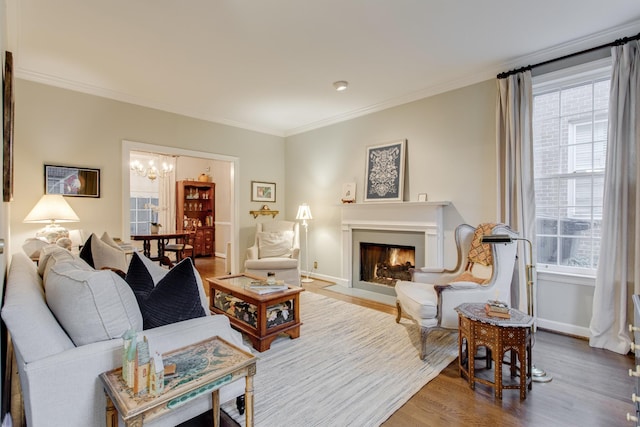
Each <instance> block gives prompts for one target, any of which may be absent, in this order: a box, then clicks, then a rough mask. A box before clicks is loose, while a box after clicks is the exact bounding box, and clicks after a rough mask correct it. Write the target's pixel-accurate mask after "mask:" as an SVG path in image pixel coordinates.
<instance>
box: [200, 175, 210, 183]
mask: <svg viewBox="0 0 640 427" xmlns="http://www.w3.org/2000/svg"><path fill="white" fill-rule="evenodd" d="M198 181H200V182H209V181H211V177H210V176H209V175H207V174H206V173H201V174H200V175H198Z"/></svg>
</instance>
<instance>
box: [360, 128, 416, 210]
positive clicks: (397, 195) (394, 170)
mask: <svg viewBox="0 0 640 427" xmlns="http://www.w3.org/2000/svg"><path fill="white" fill-rule="evenodd" d="M406 143H407V141H406V140H404V139H402V140H398V141H393V142H388V143H385V144H379V145H372V146H369V147H367V159H366V173H365V192H364V201H365V202H401V201H403V191H404V171H405V149H406Z"/></svg>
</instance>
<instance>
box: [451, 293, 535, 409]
mask: <svg viewBox="0 0 640 427" xmlns="http://www.w3.org/2000/svg"><path fill="white" fill-rule="evenodd" d="M484 307H485V304H484V303H466V304H461V305H459V306H458V307H456V309H455V310H456V311H457V312H458V368H459V371H460V376H463V377H466V378H467V379H468V381H469V386H470V387H471V388H472V389H474V388H475V383H476V382H479V383H481V384H485V385H488V386H491V387H493V388H494V389H495V396H496V397H497V398H498V399H502V390H503V389H519V390H520V399H525V398H526V397H527V388H529V390H531V385H532V382H531V347H532V343H531V337H532V331H531V327H532V326H533V317H531V316H529V315H527V314H525V313H523V312H521V311H519V310H516V309H514V308H511V309H509V313H510V315H511V318H510V319H503V318H499V317H491V316H488V315H487V313H486V311H485V308H484ZM465 347H466V349H465ZM479 347H485V348H486V351H487V368H491V362H490V360H493V363H494V369H493V380H491V378H490V377H487V376H484V377H483V375H482V374H484V373H488V372H490V370H489V369H486V370H485V371H481V370H479V369H476V366H475V355H476V352H477V349H478V348H479ZM506 352H509V353H510V367H511V369H510V374H511V375H510V376H508V377H506V378H503V373H502V365H503V360H504V355H505V354H506ZM489 357H491V359H489ZM516 359H517V362H518V364H519V367H520V368H519V371H520V373H519V374H518V366H517V365H516ZM516 377H519V381H516V380H515V378H516Z"/></svg>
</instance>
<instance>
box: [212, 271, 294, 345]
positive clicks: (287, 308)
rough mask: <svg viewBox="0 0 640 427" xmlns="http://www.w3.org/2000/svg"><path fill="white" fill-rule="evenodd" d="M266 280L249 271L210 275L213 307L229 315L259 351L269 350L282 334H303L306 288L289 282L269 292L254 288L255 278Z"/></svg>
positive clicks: (215, 310) (230, 319)
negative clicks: (302, 317) (302, 296)
mask: <svg viewBox="0 0 640 427" xmlns="http://www.w3.org/2000/svg"><path fill="white" fill-rule="evenodd" d="M263 280H264V277H258V276H254V275H250V274H246V273H242V274H233V275H228V276H222V277H213V278H208V279H207V282H208V283H209V306H210V308H211V311H212V312H214V313H218V314H224V315H225V316H227V317H228V318H229V321H230V322H231V325H232V326H233V327H235V328H236V329H238V330H239V331H241V332H243V333H244V334H245V335H246V336H247V338H248V339H249V340H250V341H251V344H252V345H253V348H255V349H256V350H258V351H260V352H262V351H266V350H268V349H269V348H270V347H271V343H272V342H273V340H274V339H276V337H277V336H278V335H280V334H287V335H288V336H289V337H291V338H292V339H295V338H298V337H299V336H300V325H302V323H301V322H300V292H302V291H303V290H304V289H303V288H301V287H297V286H290V285H288V286H287V289H284V290H281V291H277V292H272V293H267V294H259V293H257V292H254V291H252V290H251V284H252V282H256V281H263Z"/></svg>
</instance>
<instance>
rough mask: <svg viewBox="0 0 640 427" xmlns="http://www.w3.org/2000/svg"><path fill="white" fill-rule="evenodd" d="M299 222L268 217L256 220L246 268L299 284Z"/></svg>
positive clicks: (248, 270) (246, 269)
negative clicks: (268, 219)
mask: <svg viewBox="0 0 640 427" xmlns="http://www.w3.org/2000/svg"><path fill="white" fill-rule="evenodd" d="M299 255H300V225H299V224H298V223H297V222H294V221H267V222H259V223H258V224H256V236H255V241H254V244H253V246H251V247H250V248H248V249H247V257H246V260H245V263H244V268H245V272H247V273H250V274H255V275H258V276H262V277H267V273H268V272H273V273H275V276H276V280H284V282H285V283H286V284H288V285H296V286H300V260H299Z"/></svg>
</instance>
